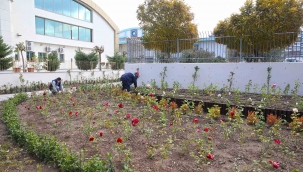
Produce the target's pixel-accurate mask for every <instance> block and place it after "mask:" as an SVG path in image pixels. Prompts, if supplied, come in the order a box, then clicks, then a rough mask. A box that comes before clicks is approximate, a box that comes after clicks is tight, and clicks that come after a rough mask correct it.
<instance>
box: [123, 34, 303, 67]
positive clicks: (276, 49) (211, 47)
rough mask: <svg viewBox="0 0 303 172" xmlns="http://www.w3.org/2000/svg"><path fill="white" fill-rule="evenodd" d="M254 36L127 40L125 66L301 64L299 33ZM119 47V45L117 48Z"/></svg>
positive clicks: (302, 44) (302, 52)
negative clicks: (253, 63) (265, 36)
mask: <svg viewBox="0 0 303 172" xmlns="http://www.w3.org/2000/svg"><path fill="white" fill-rule="evenodd" d="M252 38H254V35H245V36H243V37H240V38H239V37H235V36H214V35H213V33H212V32H204V33H200V38H193V39H176V40H163V41H156V42H143V41H142V40H141V38H126V48H124V51H126V53H127V54H126V58H127V59H126V61H127V62H128V63H175V62H177V63H207V62H211V63H216V62H217V63H218V62H219V63H222V62H243V61H245V62H303V36H302V32H286V33H275V34H274V35H272V36H271V37H269V38H264V39H263V40H262V41H260V40H257V41H255V42H254V40H255V39H252ZM120 46H121V45H120Z"/></svg>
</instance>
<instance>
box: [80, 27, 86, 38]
mask: <svg viewBox="0 0 303 172" xmlns="http://www.w3.org/2000/svg"><path fill="white" fill-rule="evenodd" d="M85 33H86V29H85V28H83V27H79V40H80V41H85Z"/></svg>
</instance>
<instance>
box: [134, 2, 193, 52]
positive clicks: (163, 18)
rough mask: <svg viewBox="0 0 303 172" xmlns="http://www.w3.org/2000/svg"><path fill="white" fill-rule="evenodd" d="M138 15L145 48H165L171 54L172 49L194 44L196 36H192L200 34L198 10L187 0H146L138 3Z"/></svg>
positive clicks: (162, 49) (176, 49)
mask: <svg viewBox="0 0 303 172" xmlns="http://www.w3.org/2000/svg"><path fill="white" fill-rule="evenodd" d="M137 19H138V20H139V25H140V27H141V28H142V30H143V32H144V35H143V36H142V40H143V45H144V46H145V48H147V49H154V50H159V51H161V52H165V53H167V56H168V58H170V53H177V52H181V51H182V50H185V49H191V48H193V44H194V42H195V41H196V40H194V39H191V38H197V37H198V30H197V25H196V24H194V23H193V22H192V21H193V20H194V14H193V13H191V12H190V7H189V6H188V5H186V4H185V3H184V1H183V0H145V1H144V3H143V4H141V5H139V7H138V10H137ZM179 39H181V40H179Z"/></svg>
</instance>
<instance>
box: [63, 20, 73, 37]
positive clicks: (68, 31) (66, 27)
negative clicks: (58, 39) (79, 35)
mask: <svg viewBox="0 0 303 172" xmlns="http://www.w3.org/2000/svg"><path fill="white" fill-rule="evenodd" d="M71 35H72V34H71V28H70V25H69V24H63V38H67V39H71Z"/></svg>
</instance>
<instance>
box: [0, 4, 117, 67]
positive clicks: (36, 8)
mask: <svg viewBox="0 0 303 172" xmlns="http://www.w3.org/2000/svg"><path fill="white" fill-rule="evenodd" d="M0 4H1V5H0V35H1V36H2V37H3V39H4V42H5V43H7V44H9V45H12V46H15V45H16V44H17V43H20V42H24V44H25V45H26V52H25V53H24V54H23V55H24V57H25V60H27V61H30V60H31V59H32V57H33V56H34V55H36V56H37V57H39V56H40V57H44V58H45V57H46V56H47V55H48V54H49V53H51V52H53V53H58V58H60V61H61V65H60V69H70V67H71V65H72V64H73V66H75V65H74V64H75V60H74V56H75V50H77V49H81V50H82V51H84V52H86V53H88V52H91V50H92V49H93V47H94V46H103V47H104V53H103V54H102V58H101V59H102V60H101V61H102V62H104V61H107V59H106V55H109V56H112V55H113V54H114V53H115V52H117V51H118V50H119V36H118V33H119V29H118V27H117V26H116V24H115V23H114V22H113V21H112V20H111V19H110V17H109V16H108V15H106V14H105V12H104V11H103V10H102V9H101V8H100V7H99V6H98V5H97V4H95V3H94V2H93V1H92V0H0ZM14 59H15V60H17V61H18V60H20V54H19V53H18V52H15V58H14Z"/></svg>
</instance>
